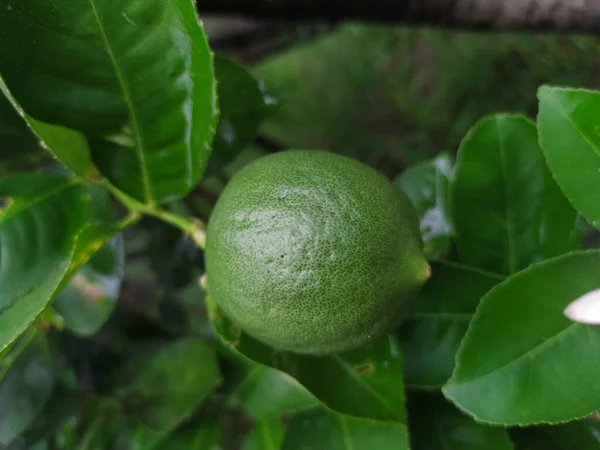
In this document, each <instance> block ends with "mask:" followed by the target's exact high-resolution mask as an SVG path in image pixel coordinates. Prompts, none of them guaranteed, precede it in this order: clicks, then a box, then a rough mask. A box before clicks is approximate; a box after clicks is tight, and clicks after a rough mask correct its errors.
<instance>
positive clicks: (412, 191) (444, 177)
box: [394, 153, 453, 257]
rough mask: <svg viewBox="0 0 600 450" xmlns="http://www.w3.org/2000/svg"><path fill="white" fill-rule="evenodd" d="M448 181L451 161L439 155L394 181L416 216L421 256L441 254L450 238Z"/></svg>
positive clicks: (443, 155) (450, 175) (414, 167)
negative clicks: (422, 254) (422, 252)
mask: <svg viewBox="0 0 600 450" xmlns="http://www.w3.org/2000/svg"><path fill="white" fill-rule="evenodd" d="M451 177H452V160H451V158H450V156H449V155H448V154H447V153H442V154H440V155H438V156H436V157H435V158H433V159H432V160H430V161H427V162H424V163H421V164H417V165H416V166H412V167H409V168H408V169H406V170H404V171H403V172H402V173H401V174H400V175H398V177H397V178H396V179H395V180H394V184H395V185H396V186H398V187H399V188H400V189H402V191H404V193H405V194H406V195H407V196H408V198H409V199H410V201H411V202H412V204H413V205H414V207H415V209H416V210H417V213H418V214H419V218H420V228H421V235H422V236H423V244H424V252H425V254H426V255H429V256H431V257H434V256H437V255H438V254H440V253H442V252H443V251H444V250H445V249H446V248H447V247H448V245H449V244H450V238H451V237H452V235H453V232H452V225H451V223H450V220H449V218H448V185H449V184H450V178H451Z"/></svg>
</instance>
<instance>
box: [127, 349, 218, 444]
mask: <svg viewBox="0 0 600 450" xmlns="http://www.w3.org/2000/svg"><path fill="white" fill-rule="evenodd" d="M122 379H124V380H127V381H126V382H125V386H124V387H123V388H122V389H121V394H120V395H121V396H123V397H124V398H126V399H127V400H126V402H127V404H129V405H130V407H131V408H132V409H133V410H135V412H136V415H137V417H139V418H140V419H141V420H142V421H143V423H145V424H146V425H148V426H149V427H150V428H152V429H154V430H156V431H159V432H161V433H163V434H164V435H166V434H167V433H168V432H169V431H171V430H173V429H174V428H175V427H177V426H178V425H179V424H180V423H182V422H183V421H184V420H185V419H186V418H187V417H188V416H189V415H190V414H191V413H192V412H193V411H194V409H195V408H196V407H197V406H198V405H199V404H200V403H201V402H202V400H204V398H205V397H206V395H208V393H209V392H210V391H211V390H212V389H214V388H215V387H216V386H217V385H219V383H220V382H221V376H220V374H219V369H218V367H217V361H216V358H215V354H214V352H213V350H212V348H211V347H210V346H209V345H208V344H207V343H206V342H204V341H203V340H201V339H198V338H186V339H181V340H178V341H175V342H173V343H170V344H167V345H163V346H160V347H159V348H158V349H156V350H152V351H143V352H141V353H139V354H138V355H136V356H135V357H134V358H133V359H132V360H131V363H130V366H129V368H128V370H127V372H126V373H125V374H123V375H122Z"/></svg>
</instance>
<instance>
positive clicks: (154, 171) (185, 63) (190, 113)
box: [0, 0, 218, 204]
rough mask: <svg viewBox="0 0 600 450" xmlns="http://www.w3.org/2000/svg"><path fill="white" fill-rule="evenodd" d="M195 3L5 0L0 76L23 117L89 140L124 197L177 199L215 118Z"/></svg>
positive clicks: (197, 173)
mask: <svg viewBox="0 0 600 450" xmlns="http://www.w3.org/2000/svg"><path fill="white" fill-rule="evenodd" d="M195 6H196V5H195V2H193V1H192V0H171V1H162V0H148V1H138V0H124V1H121V2H114V1H112V0H88V1H77V2H73V1H71V0H56V1H52V2H47V1H40V2H35V3H32V4H25V3H24V2H19V1H14V2H13V1H11V2H10V3H9V4H7V5H6V7H3V8H1V9H0V74H2V77H3V78H4V81H5V82H6V85H7V86H8V88H9V89H10V91H11V92H12V94H13V95H14V97H15V98H16V100H17V101H18V102H19V104H20V105H21V106H22V107H23V109H24V110H25V111H26V112H27V113H28V114H30V115H31V116H32V117H34V118H35V119H37V120H39V121H44V122H47V123H52V124H57V125H61V126H63V127H67V128H71V129H75V130H78V131H81V132H83V133H84V134H86V135H88V136H90V137H93V138H94V139H93V140H92V141H91V144H92V145H91V151H92V153H91V156H92V160H93V161H94V163H95V164H96V166H97V167H98V168H99V169H100V171H101V172H102V173H103V174H104V175H105V176H106V177H107V178H108V179H109V180H110V181H111V182H112V183H113V184H114V185H116V186H117V187H119V188H120V189H122V190H123V191H125V192H126V193H127V194H129V195H130V196H132V197H134V198H136V199H137V200H139V201H143V202H145V203H147V204H152V203H159V202H164V201H169V200H172V199H175V198H178V197H181V196H183V195H185V194H186V193H188V192H189V191H190V190H191V189H192V188H193V187H194V186H195V185H196V184H197V183H198V181H199V180H200V178H201V176H202V173H203V172H204V169H205V168H206V164H207V162H208V157H209V154H210V151H211V142H212V138H213V134H214V130H215V126H216V121H217V116H218V108H217V105H216V100H217V99H216V86H215V81H214V75H213V67H212V54H211V52H210V49H209V47H208V43H207V39H206V36H205V34H204V31H203V29H202V26H201V25H200V22H199V20H198V17H197V13H196V8H195ZM39 134H40V135H42V133H39ZM115 143H118V144H119V145H117V144H115ZM47 144H48V146H49V147H50V148H54V152H55V154H57V155H58V154H59V152H58V151H57V150H56V149H57V148H59V147H58V146H54V145H52V144H51V143H49V142H47ZM60 153H62V150H61V151H60ZM71 156H74V157H75V156H76V157H77V158H84V155H83V153H82V152H79V153H77V154H75V153H74V154H73V155H71ZM59 159H60V158H59ZM61 160H62V159H61ZM63 162H64V161H63ZM69 168H71V167H69ZM76 173H80V172H79V171H76Z"/></svg>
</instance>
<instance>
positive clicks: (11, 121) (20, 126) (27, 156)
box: [0, 93, 52, 175]
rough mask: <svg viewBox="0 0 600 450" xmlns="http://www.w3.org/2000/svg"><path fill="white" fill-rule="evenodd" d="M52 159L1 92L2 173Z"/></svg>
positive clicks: (0, 151)
mask: <svg viewBox="0 0 600 450" xmlns="http://www.w3.org/2000/svg"><path fill="white" fill-rule="evenodd" d="M48 160H50V161H52V159H51V158H50V154H49V153H46V152H45V151H44V149H43V148H42V147H41V146H40V144H39V141H38V139H36V137H35V136H34V134H33V133H32V132H31V130H30V129H29V128H28V127H27V125H26V123H25V121H24V120H23V119H22V118H21V117H20V116H19V114H17V111H16V110H15V109H14V108H13V106H12V105H11V104H10V102H9V101H8V99H7V98H6V97H5V96H4V95H2V94H1V93H0V175H6V174H8V173H10V172H16V171H20V170H25V169H29V168H33V167H37V166H38V165H41V164H43V163H46V162H48Z"/></svg>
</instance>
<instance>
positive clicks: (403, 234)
mask: <svg viewBox="0 0 600 450" xmlns="http://www.w3.org/2000/svg"><path fill="white" fill-rule="evenodd" d="M205 251H206V253H205V257H206V265H207V283H208V290H209V294H210V295H211V297H212V298H213V300H214V301H215V302H216V303H217V305H218V306H219V307H220V308H221V310H222V311H223V312H224V313H225V314H226V315H227V316H228V317H229V318H230V319H231V320H232V321H233V322H234V323H235V324H237V325H238V326H239V327H240V328H241V329H242V330H243V331H244V332H246V333H248V334H249V335H250V336H253V337H254V338H256V339H258V340H260V341H262V342H263V343H266V344H268V345H270V346H272V347H274V348H276V349H281V350H288V351H292V352H296V353H304V354H314V355H323V354H329V353H337V352H343V351H346V350H350V349H354V348H357V347H360V346H363V345H365V344H367V343H369V342H371V341H373V340H374V339H376V338H378V337H379V336H381V335H383V334H385V333H387V332H389V331H390V330H392V329H393V328H394V327H396V326H397V325H398V324H399V323H400V322H401V320H402V319H403V318H404V316H405V315H406V313H407V310H408V307H409V304H410V300H411V299H412V298H413V297H414V296H415V294H416V293H417V292H418V291H419V289H420V287H421V286H422V285H423V284H424V282H425V281H426V280H427V278H428V276H429V272H430V269H429V265H428V263H427V261H426V259H425V257H424V255H423V253H422V241H421V235H420V232H419V225H418V219H417V214H416V212H415V210H414V208H413V206H412V205H411V203H410V201H409V200H408V198H407V197H406V196H405V195H404V194H403V193H402V192H401V191H400V190H399V189H398V188H397V187H395V186H394V185H393V184H392V183H391V182H390V181H389V180H388V179H387V178H385V177H384V176H383V175H382V174H380V173H379V172H377V171H375V170H374V169H372V168H370V167H368V166H366V165H364V164H362V163H360V162H358V161H356V160H353V159H350V158H348V157H344V156H340V155H336V154H333V153H328V152H324V151H314V150H288V151H285V152H280V153H276V154H272V155H268V156H265V157H262V158H259V159H258V160H256V161H254V162H252V163H250V164H249V165H247V166H245V167H244V168H243V169H241V170H240V171H239V172H238V173H236V175H235V176H234V177H233V178H232V179H231V181H230V182H229V183H228V185H227V186H226V188H225V190H224V191H223V193H222V194H221V196H220V198H219V200H218V202H217V204H216V205H215V208H214V210H213V212H212V214H211V217H210V220H209V224H208V228H207V242H206V250H205Z"/></svg>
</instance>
